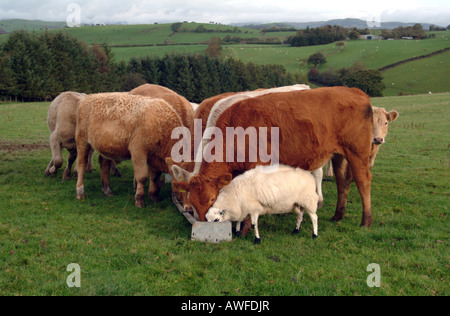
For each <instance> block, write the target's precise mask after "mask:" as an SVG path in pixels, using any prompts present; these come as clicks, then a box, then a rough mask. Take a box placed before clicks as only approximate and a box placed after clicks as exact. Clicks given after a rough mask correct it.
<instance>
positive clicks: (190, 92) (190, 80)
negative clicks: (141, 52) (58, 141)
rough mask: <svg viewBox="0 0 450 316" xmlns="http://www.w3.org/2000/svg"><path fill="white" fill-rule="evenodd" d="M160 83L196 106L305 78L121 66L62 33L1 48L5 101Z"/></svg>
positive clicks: (180, 61) (180, 59) (196, 64)
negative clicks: (210, 99)
mask: <svg viewBox="0 0 450 316" xmlns="http://www.w3.org/2000/svg"><path fill="white" fill-rule="evenodd" d="M145 82H148V83H154V84H159V85H162V86H165V87H168V88H170V89H173V90H174V91H176V92H178V93H180V94H182V95H183V96H185V97H186V98H187V99H189V100H190V101H192V102H197V103H199V102H201V101H202V100H204V99H206V98H208V97H211V96H213V95H217V94H220V93H223V92H229V91H235V92H238V91H246V90H255V89H258V88H272V87H277V86H285V85H292V84H295V83H298V82H299V78H298V77H296V76H294V75H292V74H290V73H288V72H287V71H286V69H285V68H284V67H283V66H281V65H256V64H253V63H244V62H242V61H239V60H235V59H224V60H222V59H219V58H214V57H210V56H208V55H207V54H204V55H188V54H171V55H166V56H164V57H145V58H140V59H137V58H132V59H131V60H130V61H129V62H121V63H115V62H114V56H113V54H112V52H111V50H110V49H109V48H108V47H106V46H99V45H94V46H87V45H86V44H84V43H83V42H80V41H79V40H77V39H74V38H72V37H70V36H69V35H67V34H65V33H62V32H39V33H37V32H25V31H19V32H14V33H11V34H10V36H9V38H8V40H7V41H6V42H4V43H3V44H2V45H1V46H0V99H3V100H7V99H13V100H14V99H15V100H20V101H43V100H51V99H53V98H54V97H56V96H57V95H58V94H60V93H61V92H63V91H78V92H84V93H98V92H107V91H111V92H113V91H130V90H131V89H133V88H135V87H136V86H138V85H140V84H143V83H145Z"/></svg>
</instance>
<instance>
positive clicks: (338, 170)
mask: <svg viewBox="0 0 450 316" xmlns="http://www.w3.org/2000/svg"><path fill="white" fill-rule="evenodd" d="M332 161H333V169H334V174H335V177H336V185H337V191H338V201H337V205H336V211H335V213H334V216H333V218H332V219H331V220H332V221H335V222H337V221H340V220H341V219H342V218H343V217H344V215H345V208H346V207H347V197H348V193H349V192H350V183H351V182H352V179H353V177H352V173H351V170H350V167H349V166H348V162H347V160H346V159H345V158H344V157H343V156H341V155H338V154H335V155H334V156H333V159H332Z"/></svg>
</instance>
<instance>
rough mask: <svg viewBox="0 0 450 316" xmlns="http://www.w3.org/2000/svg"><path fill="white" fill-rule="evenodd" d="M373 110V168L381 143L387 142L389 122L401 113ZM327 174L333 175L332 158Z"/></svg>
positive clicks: (375, 108)
mask: <svg viewBox="0 0 450 316" xmlns="http://www.w3.org/2000/svg"><path fill="white" fill-rule="evenodd" d="M372 110H373V141H372V153H371V155H370V161H369V167H370V168H372V167H373V166H374V164H375V158H376V156H377V154H378V150H380V145H382V144H384V143H385V142H386V135H387V133H388V123H389V122H393V121H395V120H396V119H397V118H398V116H399V114H398V112H397V111H390V112H387V111H386V110H385V109H383V108H377V107H372ZM326 175H327V176H328V177H332V176H333V167H332V164H331V160H330V161H328V163H327V167H326Z"/></svg>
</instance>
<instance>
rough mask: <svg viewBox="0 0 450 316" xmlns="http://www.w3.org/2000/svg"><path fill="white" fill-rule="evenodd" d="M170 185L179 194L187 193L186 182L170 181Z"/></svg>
mask: <svg viewBox="0 0 450 316" xmlns="http://www.w3.org/2000/svg"><path fill="white" fill-rule="evenodd" d="M172 185H173V186H174V188H175V190H177V191H179V192H182V193H183V192H188V191H189V182H187V181H172Z"/></svg>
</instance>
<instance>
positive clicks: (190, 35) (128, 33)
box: [0, 23, 450, 96]
mask: <svg viewBox="0 0 450 316" xmlns="http://www.w3.org/2000/svg"><path fill="white" fill-rule="evenodd" d="M199 26H202V27H204V28H205V29H207V30H211V31H212V32H203V33H197V32H194V31H195V30H196V29H197V28H198V27H199ZM64 32H67V33H69V34H71V35H73V36H75V37H77V38H79V39H80V40H82V41H84V42H86V43H87V44H94V43H99V44H107V45H111V46H113V48H112V51H113V53H114V54H115V60H116V61H117V62H120V61H125V62H126V61H128V60H130V59H131V58H132V57H138V58H139V57H145V56H159V57H161V56H164V55H165V54H167V53H173V52H175V53H184V52H186V53H194V54H196V53H204V52H205V50H206V47H207V44H206V42H207V41H208V40H209V39H210V38H212V37H214V36H218V37H220V38H224V37H225V36H230V37H231V38H233V37H235V36H237V37H241V38H251V37H253V38H267V37H280V39H285V38H286V37H287V36H289V35H292V34H294V33H295V32H281V33H278V32H269V33H266V34H265V35H263V34H262V33H261V32H260V31H258V30H254V29H245V28H234V27H232V26H228V25H215V24H200V23H184V24H183V25H182V26H181V27H180V30H179V32H177V33H174V32H173V30H172V23H168V24H150V25H108V26H92V27H82V28H71V29H67V28H66V29H64ZM432 33H435V34H436V38H433V39H426V40H420V41H416V40H392V41H388V40H384V41H378V40H371V41H368V40H352V41H346V42H345V46H344V47H339V46H337V45H336V43H333V44H328V45H320V46H310V47H298V48H293V47H289V46H287V45H263V44H260V45H250V44H249V45H245V44H233V45H222V47H223V51H222V57H223V58H230V57H233V58H235V59H239V60H242V61H245V62H253V63H255V64H275V63H276V64H280V65H282V66H284V67H285V68H286V69H287V71H289V72H291V73H299V74H304V73H307V72H308V71H309V69H310V67H311V65H308V64H307V59H308V57H309V56H310V55H312V54H313V53H316V52H322V53H323V54H324V55H325V57H326V59H327V63H326V64H325V65H322V66H319V67H318V69H319V71H324V70H328V69H334V70H339V69H341V68H344V67H346V68H348V67H351V66H352V65H354V64H355V63H357V62H358V63H363V64H364V65H365V66H366V67H367V68H368V69H378V68H381V67H384V66H387V65H390V64H393V63H396V62H399V61H402V60H405V59H409V58H413V57H416V56H422V55H427V54H431V53H433V52H435V51H438V50H441V49H444V48H447V47H450V41H449V38H450V31H445V32H432ZM6 39H7V35H0V42H2V41H4V40H6ZM199 43H201V44H199ZM174 44H176V45H174ZM180 44H185V45H180ZM161 45H162V46H161ZM448 57H449V54H448V53H446V54H444V55H438V56H434V57H432V58H430V59H428V58H427V59H425V60H422V61H416V62H414V63H407V64H405V65H402V66H399V67H396V68H394V69H391V70H389V71H385V72H383V76H385V81H384V82H385V84H386V86H387V89H386V90H385V92H384V93H385V95H388V96H389V95H396V94H398V93H399V92H403V93H414V94H418V93H428V92H429V91H435V92H443V91H449V90H450V88H449V87H450V76H449V75H448V73H450V65H449V64H448V63H447V62H445V60H446V59H448ZM441 61H442V63H441ZM419 74H420V75H419ZM393 83H394V85H393Z"/></svg>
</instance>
